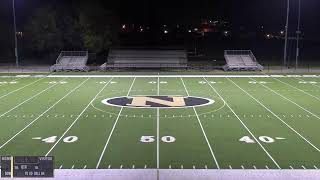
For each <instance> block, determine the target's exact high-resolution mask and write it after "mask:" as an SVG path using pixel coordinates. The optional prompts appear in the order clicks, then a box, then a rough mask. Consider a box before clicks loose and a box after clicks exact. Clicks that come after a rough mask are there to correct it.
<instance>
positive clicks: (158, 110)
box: [157, 77, 160, 169]
mask: <svg viewBox="0 0 320 180" xmlns="http://www.w3.org/2000/svg"><path fill="white" fill-rule="evenodd" d="M157 95H158V96H159V95H160V78H159V77H158V90H157ZM159 138H160V108H157V169H159V166H160V165H159V164H160V152H159V149H160V143H159Z"/></svg>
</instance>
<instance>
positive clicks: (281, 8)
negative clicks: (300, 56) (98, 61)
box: [0, 0, 320, 36]
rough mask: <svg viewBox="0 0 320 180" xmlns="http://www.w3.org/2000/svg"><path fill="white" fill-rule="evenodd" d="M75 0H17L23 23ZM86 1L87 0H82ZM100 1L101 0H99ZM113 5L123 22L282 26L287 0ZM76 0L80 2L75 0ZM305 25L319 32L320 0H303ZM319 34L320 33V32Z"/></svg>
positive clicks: (4, 10)
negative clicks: (215, 21)
mask: <svg viewBox="0 0 320 180" xmlns="http://www.w3.org/2000/svg"><path fill="white" fill-rule="evenodd" d="M71 1H72V0H16V7H17V14H18V19H19V22H20V23H23V22H24V21H25V20H26V19H27V18H28V17H29V16H30V13H32V11H33V10H34V9H35V8H36V7H39V6H41V5H42V4H55V3H62V2H63V3H68V2H71ZM82 1H84V0H82ZM93 1H95V0H90V2H93ZM96 1H99V0H96ZM100 1H102V2H103V3H104V6H105V7H106V8H108V9H112V10H113V11H115V12H116V13H117V15H118V17H119V18H120V19H121V20H122V21H123V22H138V23H153V22H158V23H171V22H172V23H177V22H178V23H179V22H183V21H185V22H190V21H192V20H195V19H197V20H198V19H201V18H207V17H213V18H215V19H225V20H227V21H230V22H232V24H233V25H234V26H238V25H245V26H247V27H250V26H251V27H257V26H260V25H264V26H265V27H266V28H267V29H270V30H278V29H279V28H281V27H283V26H284V23H285V13H286V0H196V1H182V0H131V1H129V0H114V1H111V0H105V1H103V0H100ZM291 1H292V11H291V15H292V16H291V23H290V25H291V27H293V26H294V27H295V25H296V21H295V20H296V14H297V8H296V7H297V6H296V5H297V1H298V0H291ZM11 2H12V0H1V1H0V20H1V21H2V23H3V22H7V21H8V22H10V21H12V18H11V14H10V13H11ZM73 2H74V3H77V2H79V0H78V1H76V0H73ZM302 4H303V7H302V11H303V12H302V26H303V29H304V30H305V33H306V35H308V34H309V35H311V34H312V35H315V34H318V33H317V32H318V29H319V28H320V21H317V20H318V19H320V13H319V9H318V8H319V7H320V1H319V0H307V1H305V0H302ZM317 36H319V35H317Z"/></svg>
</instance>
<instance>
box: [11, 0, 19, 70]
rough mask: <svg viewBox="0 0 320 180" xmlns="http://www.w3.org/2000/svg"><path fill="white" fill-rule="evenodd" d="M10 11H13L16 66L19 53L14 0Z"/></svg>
mask: <svg viewBox="0 0 320 180" xmlns="http://www.w3.org/2000/svg"><path fill="white" fill-rule="evenodd" d="M12 13H13V26H14V45H15V48H14V54H15V57H16V66H17V67H18V66H19V55H18V38H17V23H16V9H15V0H12Z"/></svg>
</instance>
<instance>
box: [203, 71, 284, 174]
mask: <svg viewBox="0 0 320 180" xmlns="http://www.w3.org/2000/svg"><path fill="white" fill-rule="evenodd" d="M203 79H204V80H205V81H206V82H207V84H208V85H209V86H210V87H211V89H212V90H213V91H214V92H215V93H216V94H217V95H218V96H219V97H220V98H221V100H222V101H224V103H225V104H226V106H227V107H228V108H229V109H230V111H231V112H232V113H233V114H234V115H235V116H236V118H237V119H238V120H239V121H240V123H241V124H242V126H243V127H244V128H245V129H246V130H247V131H248V132H249V133H250V135H251V136H252V137H253V138H254V140H255V141H256V142H257V143H258V144H259V146H260V147H261V149H262V150H263V151H264V152H265V153H266V154H267V155H268V157H269V158H270V159H271V160H272V162H273V163H274V164H275V165H276V166H277V167H278V168H279V169H281V167H280V166H279V164H278V163H277V162H276V161H275V160H274V158H273V157H272V156H271V155H270V153H269V152H268V151H267V150H266V149H265V148H264V146H263V145H262V144H261V143H260V142H259V140H258V139H257V138H256V137H255V136H254V134H253V133H252V132H251V131H250V129H249V128H248V127H247V126H246V125H245V124H244V122H243V121H242V120H241V119H240V117H239V116H238V114H237V113H235V112H234V110H233V109H232V108H231V107H230V106H229V104H228V103H227V102H226V101H225V100H224V99H223V97H222V96H221V95H220V93H218V91H217V90H216V89H215V88H214V87H213V86H212V85H211V84H210V83H209V81H208V80H207V79H206V78H205V77H203Z"/></svg>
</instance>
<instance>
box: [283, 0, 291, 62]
mask: <svg viewBox="0 0 320 180" xmlns="http://www.w3.org/2000/svg"><path fill="white" fill-rule="evenodd" d="M289 14H290V0H287V21H286V28H285V29H286V30H285V31H286V32H285V33H286V34H285V42H284V53H283V54H284V55H283V65H284V66H286V65H287V46H288V29H289Z"/></svg>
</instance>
